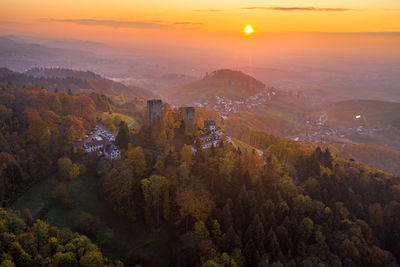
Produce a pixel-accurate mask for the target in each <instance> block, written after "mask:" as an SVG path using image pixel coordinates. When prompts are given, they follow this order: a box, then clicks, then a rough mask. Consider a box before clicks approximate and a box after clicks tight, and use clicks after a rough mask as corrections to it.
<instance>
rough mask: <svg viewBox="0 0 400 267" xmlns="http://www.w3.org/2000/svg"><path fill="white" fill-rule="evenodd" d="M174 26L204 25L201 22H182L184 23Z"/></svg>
mask: <svg viewBox="0 0 400 267" xmlns="http://www.w3.org/2000/svg"><path fill="white" fill-rule="evenodd" d="M173 24H174V25H202V24H203V23H201V22H188V21H182V22H174V23H173Z"/></svg>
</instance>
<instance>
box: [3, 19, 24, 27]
mask: <svg viewBox="0 0 400 267" xmlns="http://www.w3.org/2000/svg"><path fill="white" fill-rule="evenodd" d="M0 25H1V26H11V27H14V26H28V25H32V24H31V23H22V22H18V21H7V20H2V21H0Z"/></svg>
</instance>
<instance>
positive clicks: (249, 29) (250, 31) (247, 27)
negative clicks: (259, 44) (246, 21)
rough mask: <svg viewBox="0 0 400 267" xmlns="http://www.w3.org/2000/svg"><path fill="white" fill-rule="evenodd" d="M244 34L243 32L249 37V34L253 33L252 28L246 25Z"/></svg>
mask: <svg viewBox="0 0 400 267" xmlns="http://www.w3.org/2000/svg"><path fill="white" fill-rule="evenodd" d="M244 32H245V33H246V34H247V35H250V34H252V33H254V29H253V26H251V25H247V26H246V27H245V28H244Z"/></svg>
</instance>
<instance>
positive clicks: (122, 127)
mask: <svg viewBox="0 0 400 267" xmlns="http://www.w3.org/2000/svg"><path fill="white" fill-rule="evenodd" d="M129 139H130V135H129V129H128V125H127V124H126V123H125V122H124V121H121V123H120V124H119V129H118V134H117V137H116V138H115V143H116V145H117V146H118V147H119V148H122V149H128V143H129Z"/></svg>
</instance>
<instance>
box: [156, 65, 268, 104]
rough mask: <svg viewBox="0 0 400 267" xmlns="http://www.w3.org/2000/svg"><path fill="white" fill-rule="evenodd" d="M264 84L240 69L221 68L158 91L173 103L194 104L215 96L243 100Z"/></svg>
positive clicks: (207, 100) (208, 100)
mask: <svg viewBox="0 0 400 267" xmlns="http://www.w3.org/2000/svg"><path fill="white" fill-rule="evenodd" d="M265 88H266V87H265V85H264V84H263V83H262V82H260V81H258V80H256V79H254V78H253V77H251V76H249V75H247V74H244V73H243V72H240V71H234V70H228V69H221V70H216V71H213V72H211V73H210V74H208V75H206V76H205V77H203V78H202V79H199V80H196V81H193V82H189V83H186V84H183V85H179V86H174V87H170V88H166V89H164V90H162V91H159V92H160V94H161V95H162V96H164V97H165V98H166V99H168V100H169V102H171V103H173V104H178V105H183V104H194V103H203V102H212V101H215V96H219V97H225V98H228V99H230V100H236V101H240V100H245V99H247V98H248V97H250V96H252V95H254V94H257V93H259V92H261V91H262V90H264V89H265Z"/></svg>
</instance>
